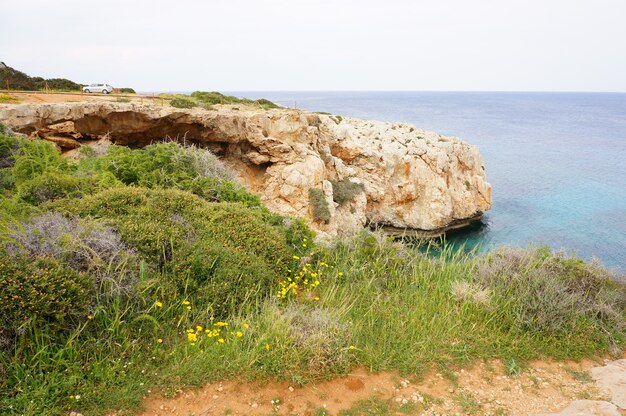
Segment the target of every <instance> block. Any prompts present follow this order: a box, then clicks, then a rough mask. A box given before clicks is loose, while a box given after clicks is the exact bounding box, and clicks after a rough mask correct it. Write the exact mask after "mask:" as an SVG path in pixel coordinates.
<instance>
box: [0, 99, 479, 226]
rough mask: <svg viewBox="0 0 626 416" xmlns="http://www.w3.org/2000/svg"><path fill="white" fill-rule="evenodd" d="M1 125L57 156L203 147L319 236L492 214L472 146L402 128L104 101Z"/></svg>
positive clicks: (13, 117) (278, 113)
mask: <svg viewBox="0 0 626 416" xmlns="http://www.w3.org/2000/svg"><path fill="white" fill-rule="evenodd" d="M0 120H1V121H2V122H3V123H5V124H7V125H8V126H10V127H11V128H13V129H14V130H16V131H18V132H21V133H26V134H30V135H39V136H40V137H43V138H45V139H47V140H50V141H52V142H54V143H55V144H56V145H57V146H59V147H60V148H62V149H63V150H69V149H74V148H76V147H78V146H80V145H81V144H84V143H95V142H94V141H95V140H100V141H102V140H110V141H111V142H113V143H115V144H120V145H128V146H133V147H139V146H145V145H147V144H149V143H152V142H154V141H162V140H163V139H164V138H169V139H172V140H177V141H180V142H187V143H195V144H199V145H202V146H205V147H207V148H208V149H210V150H211V151H213V152H214V153H216V154H217V155H218V156H220V157H221V158H223V159H224V161H225V162H226V163H227V164H229V165H230V166H231V167H233V169H234V170H235V171H236V172H237V174H238V175H239V179H240V180H241V182H242V183H244V184H245V185H246V186H247V187H248V188H249V189H250V190H251V191H253V192H256V193H257V194H259V195H261V197H262V199H263V201H264V202H265V203H266V204H267V206H268V207H269V208H270V209H272V210H275V211H277V212H280V213H283V214H289V215H296V216H301V217H306V218H309V219H310V220H311V222H312V225H313V226H314V227H315V228H317V229H318V230H321V231H323V232H326V233H328V234H337V233H339V234H344V233H352V232H354V231H355V230H356V229H358V228H361V227H363V226H365V225H366V224H375V225H380V226H387V227H389V228H390V229H395V230H400V231H401V230H404V229H412V230H421V231H424V232H427V233H428V232H435V233H436V232H439V231H441V230H444V229H446V227H449V226H457V225H463V224H466V223H467V222H468V221H470V220H473V219H476V218H479V217H480V215H481V214H482V212H483V211H485V210H488V209H490V208H491V187H490V185H489V184H488V183H487V181H486V178H485V169H484V164H483V160H482V157H481V155H480V153H479V152H478V149H477V148H476V147H475V146H472V145H469V144H467V143H464V142H462V141H461V140H458V139H456V138H451V137H445V136H441V135H438V134H436V133H432V132H427V131H424V130H420V129H417V128H415V127H413V126H411V125H408V124H391V123H384V122H378V121H367V120H358V119H349V118H344V119H340V118H338V117H329V116H326V115H319V114H313V113H307V112H302V111H298V110H291V109H278V110H268V111H264V110H258V109H252V108H246V107H241V106H240V107H239V109H237V108H234V107H229V106H220V107H219V108H218V109H217V110H204V109H190V110H187V109H184V110H183V109H176V108H173V107H170V106H168V105H165V106H158V105H157V106H154V105H138V104H135V103H112V102H111V103H108V102H97V103H95V102H92V103H59V104H41V105H21V106H9V105H0ZM99 143H100V142H99ZM345 180H349V181H352V182H355V183H360V184H363V187H364V191H363V192H360V193H356V194H355V195H354V196H353V197H352V199H351V200H349V201H347V202H344V203H343V204H341V205H340V204H337V203H335V202H333V199H337V198H334V195H333V193H334V190H333V185H332V184H331V181H345ZM310 188H319V189H322V190H323V191H324V195H325V197H326V199H327V201H328V202H329V205H330V206H329V208H330V211H331V214H332V215H331V220H330V222H329V223H328V224H324V223H321V222H315V221H314V220H313V219H312V218H311V208H310V204H309V196H308V195H309V189H310Z"/></svg>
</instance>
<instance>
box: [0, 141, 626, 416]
mask: <svg viewBox="0 0 626 416" xmlns="http://www.w3.org/2000/svg"><path fill="white" fill-rule="evenodd" d="M87 153H89V152H87ZM0 167H1V169H0V188H2V191H1V195H0V211H1V212H2V214H3V215H2V216H1V217H0V238H1V239H2V241H3V246H4V247H6V248H5V249H4V250H0V251H3V252H2V253H1V254H0V268H2V271H3V273H0V275H2V276H3V277H1V278H0V279H5V283H6V279H11V278H13V281H12V282H13V283H12V284H11V285H2V286H0V291H2V292H0V301H1V302H3V303H2V305H1V306H2V307H1V308H0V311H2V312H0V320H4V321H3V328H5V330H4V331H3V332H2V334H1V336H0V354H1V356H0V372H1V373H2V377H0V393H1V394H0V413H1V414H9V415H10V414H15V415H17V414H33V415H35V414H36V415H45V414H50V415H53V414H59V413H62V412H66V411H70V410H76V411H80V412H82V413H83V414H104V413H106V411H107V409H121V413H124V412H128V413H129V414H130V413H131V412H132V409H133V408H135V407H136V406H139V405H140V401H141V398H142V397H143V396H144V395H145V394H146V393H147V392H148V390H150V389H151V390H154V389H160V390H162V391H163V392H164V393H166V394H168V393H169V394H172V393H174V392H175V391H176V390H177V389H179V388H181V387H184V386H200V385H202V384H203V383H206V382H207V381H211V380H216V379H220V378H224V377H230V376H235V375H238V376H243V377H247V378H253V379H254V378H261V379H263V378H267V377H278V378H285V379H289V380H292V381H294V382H297V383H305V382H308V381H311V380H317V379H324V378H329V377H332V376H334V375H336V374H342V373H345V372H346V371H348V370H349V369H350V368H351V367H353V366H355V365H364V366H366V367H367V368H370V369H372V370H381V369H399V370H400V371H401V372H405V373H409V372H417V373H420V372H423V371H424V370H426V369H427V368H429V367H430V366H433V365H435V366H438V367H440V369H441V371H442V372H444V373H445V372H446V369H449V368H450V367H453V366H459V365H463V364H465V363H468V362H471V361H472V360H473V359H476V358H486V357H501V358H503V359H504V360H505V362H507V363H508V364H509V365H510V366H511V368H516V367H517V366H518V365H519V363H523V361H524V360H526V359H529V358H534V357H544V356H553V357H557V358H580V357H584V356H588V355H592V354H601V353H606V352H607V351H609V350H611V349H621V348H623V345H624V327H623V322H624V321H625V318H626V315H625V310H626V289H625V288H624V285H622V284H618V283H616V282H615V281H614V278H615V276H611V274H610V273H608V272H606V271H605V270H603V269H602V268H600V267H596V266H594V265H588V264H585V263H583V262H581V261H580V260H577V259H567V258H563V257H561V256H558V255H555V254H553V253H550V252H549V250H547V249H532V248H531V249H519V250H516V249H503V250H500V251H497V252H494V253H491V254H489V255H488V256H486V257H474V256H471V255H465V254H461V253H452V252H450V251H446V250H444V254H443V256H441V257H437V258H436V257H431V256H428V255H424V254H421V253H420V252H419V251H417V250H414V249H412V248H409V247H407V246H404V245H401V244H398V243H394V242H392V241H388V240H386V239H384V238H383V237H381V236H379V235H376V234H371V233H368V232H364V233H363V234H362V235H360V236H356V237H354V238H353V239H344V240H341V241H338V242H336V244H335V245H334V246H332V247H328V248H327V247H318V246H315V245H314V244H313V243H312V234H311V233H310V232H309V231H307V230H306V228H305V227H304V226H303V225H302V223H301V222H297V221H293V220H291V219H287V218H282V217H280V216H277V215H275V214H271V213H270V212H269V211H267V210H266V209H265V208H264V207H263V206H262V205H261V204H260V202H259V200H258V198H256V197H254V196H253V195H250V194H248V193H247V192H246V191H245V190H243V189H241V188H239V187H237V186H236V185H235V184H233V183H232V182H231V181H230V179H229V178H230V176H229V174H228V172H227V170H226V169H225V168H223V166H221V165H220V164H219V162H218V161H216V160H215V158H214V157H212V156H211V155H210V154H208V153H207V152H205V151H203V150H201V149H193V148H181V147H178V146H176V145H173V144H168V145H155V146H150V147H148V148H145V149H142V150H130V149H124V148H113V150H111V151H110V152H109V153H108V154H107V155H101V156H98V155H89V157H86V158H85V159H83V161H81V163H80V164H78V165H76V164H71V163H68V162H66V161H64V160H63V159H61V158H60V156H59V155H58V153H57V152H56V150H55V149H54V148H53V147H52V146H51V145H49V144H47V143H44V142H29V141H24V140H22V139H15V138H8V137H6V136H0ZM46 212H59V213H60V214H50V213H48V214H44V213H46ZM42 215H43V217H42ZM29 218H30V220H29ZM53 225H54V226H53ZM20 230H21V231H20ZM29 236H30V237H29ZM33 236H34V237H33ZM268 236H269V237H268ZM92 247H98V249H97V250H90V248H92ZM49 257H54V258H55V259H57V260H56V262H55V261H54V260H42V261H46V262H48V263H45V264H44V263H41V266H39V265H38V264H39V263H37V259H45V258H49ZM50 262H52V263H50ZM16 264H17V265H18V266H19V267H15V265H16ZM32 275H41V276H44V278H43V279H38V280H32V279H29V276H32ZM70 277H71V279H73V280H72V282H75V283H76V286H72V290H75V291H74V292H72V295H71V296H70V295H67V296H65V295H64V294H63V293H65V292H63V293H61V294H59V293H60V292H59V290H57V289H58V286H54V284H56V285H58V284H60V283H59V282H61V283H62V282H63V281H64V279H65V280H67V279H69V278H70ZM55 279H56V280H55ZM81 279H82V280H81ZM85 279H87V280H85ZM16 280H17V281H18V284H14V283H15V281H16ZM42 281H44V282H46V283H47V282H50V286H41V285H40V284H41V282H42ZM85 281H86V282H92V283H91V286H90V287H89V288H87V289H80V288H81V287H82V286H80V285H81V284H83V283H81V282H85ZM21 282H28V284H30V285H31V286H24V285H23V284H21ZM54 282H57V283H54ZM79 283H80V284H79ZM38 285H39V286H38ZM15 296H17V298H15ZM50 297H52V298H53V299H52V300H50V299H51V298H50ZM44 301H45V302H44ZM44 306H45V308H46V309H44ZM55 308H56V309H55ZM62 308H65V309H62ZM55 310H64V311H66V313H64V314H63V316H59V315H58V314H55V313H54V311H55ZM25 311H28V313H24V312H25ZM3 337H4V338H3ZM3 339H4V341H2V340H3Z"/></svg>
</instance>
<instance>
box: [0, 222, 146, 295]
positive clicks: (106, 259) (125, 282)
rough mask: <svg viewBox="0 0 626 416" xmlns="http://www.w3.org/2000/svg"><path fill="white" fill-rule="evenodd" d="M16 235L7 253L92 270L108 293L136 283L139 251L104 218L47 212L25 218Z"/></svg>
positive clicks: (79, 269) (104, 290) (16, 230)
mask: <svg viewBox="0 0 626 416" xmlns="http://www.w3.org/2000/svg"><path fill="white" fill-rule="evenodd" d="M12 237H13V241H14V242H13V243H12V244H8V245H7V253H8V254H9V255H10V256H12V257H14V258H22V257H29V258H31V259H37V258H54V259H57V260H61V261H63V264H64V265H66V266H67V267H69V268H71V269H73V270H75V271H78V272H88V273H89V274H90V275H91V276H93V277H94V278H95V279H96V282H97V283H98V284H99V285H100V286H101V290H103V293H104V294H107V295H110V294H111V293H116V294H120V293H125V292H128V291H129V290H130V289H131V287H132V284H133V283H132V279H133V278H134V273H133V266H135V265H136V263H137V261H136V259H135V253H134V252H133V251H132V250H130V249H129V248H128V247H127V246H126V245H125V244H124V243H123V242H122V239H121V237H120V236H119V234H118V233H117V232H116V231H115V230H113V229H112V228H111V227H108V226H106V225H104V224H102V223H101V222H96V221H87V220H79V219H77V218H73V219H67V218H65V217H63V216H62V215H61V214H59V213H56V212H46V213H44V214H42V215H39V216H36V217H33V218H31V219H30V220H28V221H23V222H22V223H21V226H20V227H19V228H17V229H15V230H14V232H13V234H12Z"/></svg>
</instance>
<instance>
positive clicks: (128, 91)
mask: <svg viewBox="0 0 626 416" xmlns="http://www.w3.org/2000/svg"><path fill="white" fill-rule="evenodd" d="M119 91H120V94H136V92H135V90H134V89H132V88H120V89H119Z"/></svg>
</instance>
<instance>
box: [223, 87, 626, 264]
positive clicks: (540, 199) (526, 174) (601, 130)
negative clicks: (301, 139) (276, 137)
mask: <svg viewBox="0 0 626 416" xmlns="http://www.w3.org/2000/svg"><path fill="white" fill-rule="evenodd" d="M233 94H234V95H238V96H245V97H250V98H261V97H263V98H267V99H269V100H272V101H275V102H278V103H280V104H283V105H286V106H294V104H295V105H297V107H298V108H302V109H306V110H311V111H328V112H331V113H334V114H340V115H343V116H348V117H358V118H368V119H377V120H385V121H401V122H408V123H412V124H414V125H416V126H417V127H420V128H423V129H426V130H433V131H436V132H438V133H441V134H445V135H451V136H457V137H460V138H461V139H463V140H465V141H467V142H469V143H472V144H475V145H477V146H478V147H479V149H480V151H481V153H482V155H483V157H484V159H485V167H486V171H487V180H488V181H489V182H490V183H491V185H492V187H493V209H492V210H491V211H488V212H487V214H486V216H485V218H484V221H483V222H484V225H483V226H481V227H477V228H476V229H475V230H472V231H469V232H466V233H463V234H461V235H458V236H455V237H453V239H454V240H455V242H465V243H466V244H467V245H469V246H474V245H476V244H479V245H480V246H481V247H483V248H485V249H488V248H490V247H493V246H496V245H501V244H510V245H519V246H527V245H529V244H531V243H533V244H547V245H549V246H551V247H553V248H555V249H561V248H562V249H564V250H566V251H567V252H571V251H572V250H573V251H574V252H576V254H577V255H579V256H580V257H582V258H585V259H590V258H592V257H594V256H595V257H597V258H599V259H600V260H601V261H602V262H603V263H604V264H605V265H606V266H608V267H611V268H615V269H618V270H620V271H621V272H624V271H626V94H605V93H454V92H237V93H233Z"/></svg>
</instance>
